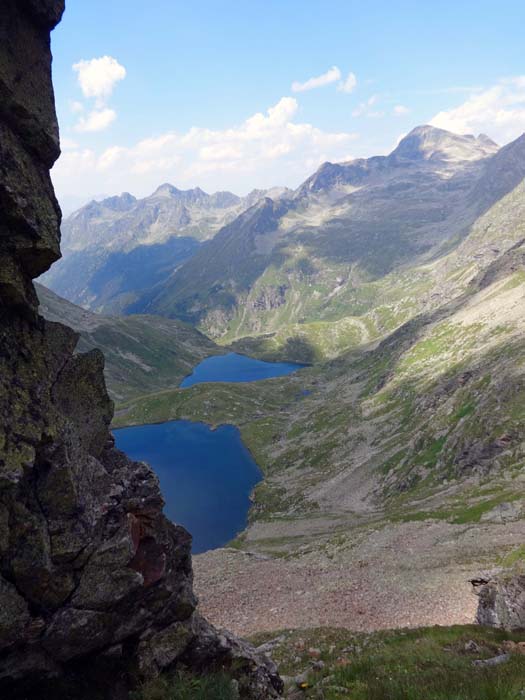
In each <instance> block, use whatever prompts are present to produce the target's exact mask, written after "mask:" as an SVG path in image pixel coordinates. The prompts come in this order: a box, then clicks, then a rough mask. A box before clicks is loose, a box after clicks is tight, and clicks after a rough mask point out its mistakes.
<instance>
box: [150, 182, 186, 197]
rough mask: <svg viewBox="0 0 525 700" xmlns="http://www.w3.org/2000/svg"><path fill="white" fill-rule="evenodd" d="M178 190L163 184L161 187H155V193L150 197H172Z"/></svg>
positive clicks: (170, 185) (167, 183) (168, 184)
mask: <svg viewBox="0 0 525 700" xmlns="http://www.w3.org/2000/svg"><path fill="white" fill-rule="evenodd" d="M179 192H180V190H178V189H177V188H176V187H174V185H172V184H170V183H169V182H164V183H163V184H162V185H160V186H159V187H157V189H156V190H155V192H154V193H153V194H152V195H151V196H152V197H172V196H173V195H175V194H178V193H179Z"/></svg>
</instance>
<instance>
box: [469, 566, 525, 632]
mask: <svg viewBox="0 0 525 700" xmlns="http://www.w3.org/2000/svg"><path fill="white" fill-rule="evenodd" d="M472 583H473V585H474V591H475V593H476V594H477V596H478V598H479V603H478V611H477V616H476V619H477V621H478V622H479V624H481V625H490V626H491V627H501V628H503V629H506V630H520V629H525V575H524V574H523V573H520V572H514V573H512V572H507V573H500V574H496V575H495V576H493V577H488V578H486V579H478V580H476V581H473V582H472Z"/></svg>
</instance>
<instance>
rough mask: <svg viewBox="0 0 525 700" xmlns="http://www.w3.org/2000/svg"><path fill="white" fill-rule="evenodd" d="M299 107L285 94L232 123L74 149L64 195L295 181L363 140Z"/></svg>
mask: <svg viewBox="0 0 525 700" xmlns="http://www.w3.org/2000/svg"><path fill="white" fill-rule="evenodd" d="M297 111H298V104H297V100H296V99H294V98H293V97H283V98H282V99H281V100H279V102H277V104H275V105H273V106H272V107H270V108H269V109H268V110H267V111H266V112H264V113H263V112H257V113H256V114H253V115H252V116H250V117H249V118H247V119H246V120H245V121H244V122H242V123H240V124H238V125H234V126H231V127H230V128H225V129H220V130H219V129H210V128H205V127H192V128H191V129H189V130H188V131H186V132H184V133H178V132H175V131H173V132H167V133H164V134H160V135H158V136H154V137H149V138H145V139H143V140H142V141H139V142H138V143H136V144H135V145H133V146H131V147H124V146H120V145H114V146H112V147H111V148H107V149H105V150H103V151H100V152H96V151H95V150H91V149H81V148H77V149H76V150H69V151H67V152H66V153H64V154H63V156H62V157H61V158H60V159H59V161H58V163H57V165H56V166H55V168H54V169H53V180H54V183H55V186H56V188H57V191H58V194H59V197H61V196H70V195H73V194H78V192H81V191H83V192H86V196H88V195H89V194H95V193H98V192H101V191H104V192H121V191H123V190H129V191H132V192H134V193H136V194H138V195H145V194H148V193H149V192H152V191H153V190H154V189H155V188H156V187H157V186H158V184H159V182H163V181H166V180H170V181H171V182H173V183H174V184H176V185H177V186H180V187H194V186H196V185H199V186H201V187H203V188H205V189H208V190H210V191H214V190H220V189H225V188H226V189H231V190H233V191H237V192H240V193H243V192H246V191H247V190H249V189H252V188H253V187H270V186H273V185H275V184H281V183H282V184H286V185H291V186H295V185H297V184H299V183H300V182H301V181H302V180H304V179H305V178H306V177H307V176H308V175H309V174H310V173H311V172H312V170H314V169H315V168H316V167H317V166H318V165H319V164H320V163H322V162H324V161H327V160H331V161H338V160H341V159H342V158H344V157H345V156H346V155H347V154H348V152H349V148H350V145H351V144H352V143H353V142H354V140H355V138H356V134H352V133H347V132H327V131H323V130H322V129H319V128H317V127H315V126H314V125H312V124H308V123H304V122H300V121H296V117H297ZM90 117H91V115H88V117H86V119H85V122H84V123H83V129H84V130H86V127H87V125H88V122H89V120H90ZM93 121H95V120H93ZM100 121H103V119H102V118H100ZM90 126H91V127H93V126H94V124H90ZM99 126H100V128H103V127H102V125H101V124H99Z"/></svg>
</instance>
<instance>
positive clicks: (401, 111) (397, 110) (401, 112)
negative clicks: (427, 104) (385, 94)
mask: <svg viewBox="0 0 525 700" xmlns="http://www.w3.org/2000/svg"><path fill="white" fill-rule="evenodd" d="M393 113H394V116H395V117H404V116H405V115H406V114H410V109H409V108H408V107H405V105H396V106H395V107H394V109H393Z"/></svg>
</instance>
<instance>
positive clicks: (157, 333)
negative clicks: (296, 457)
mask: <svg viewBox="0 0 525 700" xmlns="http://www.w3.org/2000/svg"><path fill="white" fill-rule="evenodd" d="M35 288H36V291H37V294H38V299H39V302H40V309H39V310H40V313H41V314H42V315H43V316H44V318H46V319H47V320H48V321H55V322H59V323H65V324H66V325H68V326H69V327H70V328H73V329H74V330H75V331H77V333H79V334H80V338H79V341H78V345H77V352H87V351H89V350H92V349H93V348H98V349H99V350H102V352H103V353H104V357H105V360H106V361H105V367H104V375H105V378H106V382H107V387H108V393H109V395H110V396H111V398H112V399H113V400H115V401H116V402H121V401H125V400H128V399H131V398H136V397H137V396H141V395H143V394H150V393H153V392H155V391H161V390H163V389H168V388H173V387H177V386H178V385H179V384H180V382H181V381H182V379H183V378H184V377H185V376H186V375H187V374H190V373H191V371H192V369H193V367H194V366H195V365H196V364H198V363H199V362H200V361H201V360H203V359H204V358H205V357H208V356H210V355H214V354H217V353H221V352H223V350H222V349H221V348H219V347H218V346H217V345H215V344H214V343H213V342H212V341H211V340H209V339H208V338H206V336H203V335H202V333H199V331H197V330H195V329H194V328H191V327H190V326H187V325H186V324H184V323H182V322H181V321H177V320H170V319H166V318H161V317H160V316H141V315H136V316H121V317H116V316H102V315H100V314H95V313H93V312H91V311H86V310H85V309H82V308H80V307H78V306H75V305H74V304H72V303H71V302H69V301H66V300H65V299H62V298H60V297H59V296H57V295H56V294H55V293H54V292H52V291H50V290H49V289H46V288H45V287H43V286H42V285H40V284H36V285H35Z"/></svg>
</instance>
